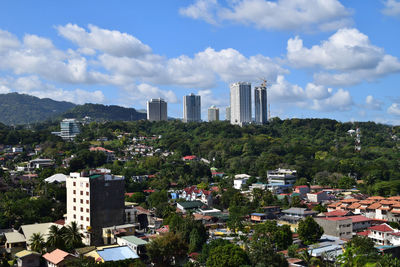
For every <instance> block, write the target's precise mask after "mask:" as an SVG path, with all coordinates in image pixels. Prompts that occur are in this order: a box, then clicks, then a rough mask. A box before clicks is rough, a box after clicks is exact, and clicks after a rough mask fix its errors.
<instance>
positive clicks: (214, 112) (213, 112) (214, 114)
mask: <svg viewBox="0 0 400 267" xmlns="http://www.w3.org/2000/svg"><path fill="white" fill-rule="evenodd" d="M208 121H219V108H217V107H216V106H211V107H210V108H209V109H208Z"/></svg>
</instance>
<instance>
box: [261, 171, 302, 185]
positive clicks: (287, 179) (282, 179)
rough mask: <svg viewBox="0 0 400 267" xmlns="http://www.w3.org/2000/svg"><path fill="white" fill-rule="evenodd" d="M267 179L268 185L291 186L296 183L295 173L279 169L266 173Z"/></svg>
mask: <svg viewBox="0 0 400 267" xmlns="http://www.w3.org/2000/svg"><path fill="white" fill-rule="evenodd" d="M267 178H268V183H270V184H281V185H292V184H294V183H295V182H296V179H297V171H296V170H289V169H281V168H279V169H276V170H272V171H267Z"/></svg>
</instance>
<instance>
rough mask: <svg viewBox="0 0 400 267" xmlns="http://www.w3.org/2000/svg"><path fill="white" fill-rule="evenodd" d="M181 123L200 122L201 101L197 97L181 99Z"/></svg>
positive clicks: (186, 96) (191, 96) (191, 95)
mask: <svg viewBox="0 0 400 267" xmlns="http://www.w3.org/2000/svg"><path fill="white" fill-rule="evenodd" d="M183 122H201V100H200V96H199V95H195V94H190V95H185V96H184V97H183Z"/></svg>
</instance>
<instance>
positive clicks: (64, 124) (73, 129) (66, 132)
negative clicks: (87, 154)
mask: <svg viewBox="0 0 400 267" xmlns="http://www.w3.org/2000/svg"><path fill="white" fill-rule="evenodd" d="M60 128H61V132H60V136H61V138H62V139H64V140H74V138H75V137H76V136H77V135H78V134H79V133H80V131H79V125H78V122H77V121H76V120H75V119H63V120H62V121H61V122H60Z"/></svg>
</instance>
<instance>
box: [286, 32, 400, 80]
mask: <svg viewBox="0 0 400 267" xmlns="http://www.w3.org/2000/svg"><path fill="white" fill-rule="evenodd" d="M287 60H288V62H289V64H291V65H292V66H294V67H297V68H317V69H321V70H322V71H320V72H318V73H316V74H315V75H314V80H315V82H316V83H317V84H323V85H333V86H345V85H354V84H357V83H360V82H362V81H364V80H367V81H374V80H376V79H377V78H380V77H383V76H386V75H388V74H391V73H396V72H399V71H400V62H399V60H398V59H397V58H396V57H393V56H391V55H387V54H385V52H384V50H383V49H382V48H380V47H377V46H374V45H372V44H371V42H370V40H369V38H368V36H366V35H365V34H363V33H360V32H359V31H358V30H357V29H348V28H345V29H340V30H338V31H337V32H336V33H335V34H333V35H332V36H331V37H330V38H329V39H328V40H326V41H323V42H322V43H321V44H320V45H314V46H312V47H311V48H307V47H304V46H303V41H302V40H301V39H300V38H299V37H295V38H291V39H289V41H288V45H287Z"/></svg>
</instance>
